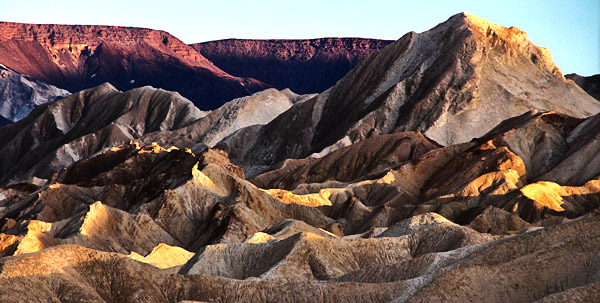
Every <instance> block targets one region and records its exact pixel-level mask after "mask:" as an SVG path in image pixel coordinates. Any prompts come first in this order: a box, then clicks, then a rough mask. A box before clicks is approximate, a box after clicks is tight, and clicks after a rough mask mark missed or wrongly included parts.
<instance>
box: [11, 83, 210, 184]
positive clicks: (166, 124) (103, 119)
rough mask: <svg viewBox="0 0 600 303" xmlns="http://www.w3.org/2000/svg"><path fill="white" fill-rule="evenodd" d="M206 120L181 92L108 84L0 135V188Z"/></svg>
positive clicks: (49, 106) (43, 108) (46, 107)
mask: <svg viewBox="0 0 600 303" xmlns="http://www.w3.org/2000/svg"><path fill="white" fill-rule="evenodd" d="M204 115H206V113H205V112H202V111H200V110H199V109H197V108H196V107H195V106H194V105H193V104H192V102H190V101H189V100H187V99H185V98H183V97H181V95H179V94H178V93H173V92H167V91H164V90H160V89H154V88H151V87H141V88H136V89H133V90H131V91H128V92H125V93H122V92H119V91H118V90H116V89H115V88H114V87H113V86H112V85H110V84H108V83H106V84H103V85H100V86H98V87H95V88H92V89H88V90H84V91H80V92H78V93H75V94H72V95H70V96H69V97H67V98H65V99H62V100H60V101H58V102H52V103H46V104H43V105H40V106H39V107H37V108H36V109H35V110H33V111H32V112H31V114H30V115H29V116H27V117H26V118H24V119H22V120H20V121H18V122H16V123H13V124H11V125H8V126H5V127H4V128H2V129H1V131H0V142H5V143H6V144H4V145H3V146H1V147H0V155H1V156H0V158H1V160H0V172H1V175H2V177H1V180H0V184H6V183H8V182H11V181H14V180H16V179H21V180H23V179H27V178H31V177H33V176H36V177H41V178H48V177H50V175H51V174H52V173H53V172H54V171H57V170H60V169H61V168H63V167H64V166H66V165H69V164H71V163H73V162H75V161H77V160H80V159H85V158H87V157H89V156H91V155H93V154H95V153H97V152H100V151H103V150H106V149H109V148H111V147H113V146H116V145H120V144H123V143H126V142H129V141H130V140H133V139H136V138H139V137H141V136H142V135H144V134H147V133H150V132H154V131H161V130H170V129H177V128H181V127H183V126H186V125H188V124H189V123H192V122H194V121H195V120H197V119H199V118H201V117H203V116H204Z"/></svg>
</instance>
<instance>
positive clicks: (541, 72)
mask: <svg viewBox="0 0 600 303" xmlns="http://www.w3.org/2000/svg"><path fill="white" fill-rule="evenodd" d="M531 109H538V110H553V111H556V112H560V113H564V114H567V115H570V116H573V117H579V118H583V117H588V116H590V115H592V114H595V113H597V112H599V111H600V104H599V103H598V102H597V101H596V100H594V99H593V98H592V97H590V96H589V95H587V94H586V93H585V92H583V91H582V90H581V89H580V88H578V87H577V86H576V85H574V83H573V82H571V81H567V80H565V79H564V77H563V76H562V74H561V73H560V70H559V69H558V68H557V67H556V66H555V65H554V64H553V63H552V59H551V57H550V53H549V52H548V51H547V50H545V49H543V48H541V47H537V46H535V45H533V44H532V43H531V42H529V40H527V35H526V34H525V33H524V32H522V31H520V30H519V29H517V28H516V27H512V28H504V27H501V26H498V25H495V24H493V23H491V22H488V21H486V20H484V19H481V18H478V17H475V16H473V15H469V14H458V15H455V16H453V17H451V18H450V19H448V20H447V21H446V22H444V23H441V24H439V25H438V26H436V27H435V28H433V29H431V30H429V31H427V32H424V33H420V34H417V33H408V34H406V35H404V36H403V37H402V38H400V39H399V40H398V41H396V42H394V43H392V44H390V45H388V46H386V47H385V48H383V49H382V50H381V51H379V52H377V53H375V54H374V55H372V56H369V57H368V58H367V59H365V60H364V61H362V62H361V63H360V64H359V65H358V66H357V67H355V68H354V69H353V70H352V71H351V72H349V73H348V74H347V75H346V76H345V77H344V78H343V79H342V80H340V81H339V82H338V83H337V84H336V85H335V86H334V87H332V88H331V89H330V90H327V91H326V92H324V93H322V94H320V95H319V96H317V97H315V98H313V99H311V100H307V101H306V102H303V103H301V104H298V105H295V106H294V107H292V108H291V109H290V110H288V111H287V112H285V113H284V114H282V115H280V116H279V117H277V118H276V119H275V120H273V121H272V122H271V123H269V124H267V125H265V126H264V127H261V128H252V129H247V130H242V131H240V132H238V134H237V136H233V137H230V138H228V139H226V140H225V141H224V142H223V144H222V145H221V148H223V149H226V150H227V151H228V152H229V153H230V155H231V158H232V161H233V162H234V163H238V164H241V165H244V166H245V167H246V168H248V169H249V171H250V172H251V174H252V173H254V172H255V171H259V170H260V169H262V168H264V167H265V166H269V165H272V164H274V163H277V162H280V161H283V160H285V159H289V158H305V157H307V156H310V155H311V154H315V155H319V156H322V155H325V154H327V153H329V152H331V151H332V150H335V149H337V148H340V147H343V146H347V145H349V144H352V143H356V142H359V141H361V140H364V139H366V138H369V137H373V136H377V135H381V134H387V133H392V132H400V131H421V132H423V133H424V134H425V135H426V136H427V137H429V138H430V139H433V140H434V141H436V142H437V143H439V144H442V145H452V144H455V143H461V142H466V141H469V140H471V139H472V138H474V137H478V136H482V135H484V134H485V133H486V132H487V131H489V130H490V129H492V128H493V127H495V126H496V125H497V124H498V123H500V122H501V121H503V120H505V119H508V118H511V117H514V116H518V115H521V114H523V113H525V112H527V111H529V110H531ZM228 146H229V147H228Z"/></svg>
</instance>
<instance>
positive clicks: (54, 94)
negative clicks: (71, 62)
mask: <svg viewBox="0 0 600 303" xmlns="http://www.w3.org/2000/svg"><path fill="white" fill-rule="evenodd" d="M68 95H69V92H68V91H66V90H64V89H60V88H58V87H55V86H52V85H49V84H46V83H44V82H41V81H37V80H34V79H32V78H31V77H29V76H27V75H21V74H19V73H16V72H14V71H12V70H10V69H8V68H6V67H4V66H3V65H1V64H0V116H2V117H3V119H7V120H9V121H11V122H15V121H18V120H21V119H23V118H24V117H26V116H27V115H29V113H30V112H31V111H32V110H33V109H34V108H35V107H37V106H38V105H40V104H43V103H46V102H51V101H55V100H57V99H61V98H63V97H66V96H68ZM4 124H7V123H2V122H0V126H3V125H4Z"/></svg>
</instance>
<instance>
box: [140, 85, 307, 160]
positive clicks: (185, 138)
mask: <svg viewBox="0 0 600 303" xmlns="http://www.w3.org/2000/svg"><path fill="white" fill-rule="evenodd" d="M311 96H312V95H297V94H295V93H294V92H292V91H290V90H289V89H284V90H281V91H278V90H276V89H273V88H271V89H267V90H264V91H261V92H258V93H255V94H253V95H251V96H247V97H242V98H238V99H234V100H232V101H230V102H227V103H225V104H224V105H223V106H221V107H219V108H218V109H216V110H214V111H212V112H209V113H207V115H206V117H203V118H201V119H199V120H197V121H195V122H194V123H191V124H190V125H187V126H185V127H182V128H180V129H177V130H173V131H161V132H154V133H152V134H148V135H146V136H144V137H143V138H142V139H141V140H142V141H143V142H146V143H148V144H149V143H151V142H159V143H160V144H161V145H164V146H179V147H188V148H192V150H194V151H201V150H202V149H203V148H205V147H207V146H208V147H213V146H215V145H216V144H217V143H218V142H220V141H221V140H222V139H224V138H226V137H227V136H229V135H231V134H233V133H235V132H236V131H238V130H240V129H242V128H245V127H257V126H260V125H263V124H267V123H269V122H271V121H272V120H273V119H275V118H276V117H277V116H279V115H280V114H281V113H283V112H285V111H286V110H288V109H289V108H290V107H292V105H294V104H295V103H299V102H302V101H304V100H306V99H308V98H310V97H311Z"/></svg>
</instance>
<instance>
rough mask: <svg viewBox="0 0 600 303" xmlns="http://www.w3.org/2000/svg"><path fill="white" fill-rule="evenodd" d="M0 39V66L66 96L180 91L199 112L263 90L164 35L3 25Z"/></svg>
mask: <svg viewBox="0 0 600 303" xmlns="http://www.w3.org/2000/svg"><path fill="white" fill-rule="evenodd" d="M0 34H1V37H0V63H1V64H4V65H6V66H7V67H10V68H11V69H13V70H15V71H17V72H19V73H21V74H26V75H29V76H31V77H32V78H34V79H37V80H42V81H44V82H47V83H50V84H53V85H56V86H58V87H61V88H66V89H68V90H70V91H79V90H82V89H87V88H91V87H94V86H97V85H99V84H101V83H103V82H111V83H112V84H113V85H115V86H116V87H118V88H119V89H121V90H124V89H131V88H134V87H140V86H145V85H152V86H155V87H161V88H163V89H167V90H176V91H179V92H180V93H181V94H182V95H184V96H186V97H188V98H190V99H192V100H193V101H194V102H196V104H197V105H199V107H202V108H204V109H206V108H211V109H212V108H216V107H218V106H219V105H220V104H222V103H224V102H225V101H229V100H230V99H233V98H235V97H240V96H243V95H247V94H249V93H251V92H256V91H258V90H262V89H264V88H267V86H266V85H264V84H262V83H260V82H259V81H257V80H254V79H242V78H237V77H233V76H231V75H229V74H227V73H225V72H223V71H222V70H220V69H219V68H218V67H216V66H214V64H212V63H211V62H210V61H209V60H208V59H206V58H204V57H203V56H202V55H201V54H200V53H198V52H197V51H195V50H194V49H193V48H192V47H190V46H188V45H186V44H184V43H183V42H181V41H180V40H179V39H177V38H176V37H174V36H172V35H171V34H169V33H167V32H165V31H159V30H152V29H142V28H135V27H120V26H98V25H55V24H46V25H42V24H27V23H15V22H2V23H0ZM171 78H177V79H179V80H178V81H174V80H172V79H171ZM206 82H210V85H207V84H206Z"/></svg>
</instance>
